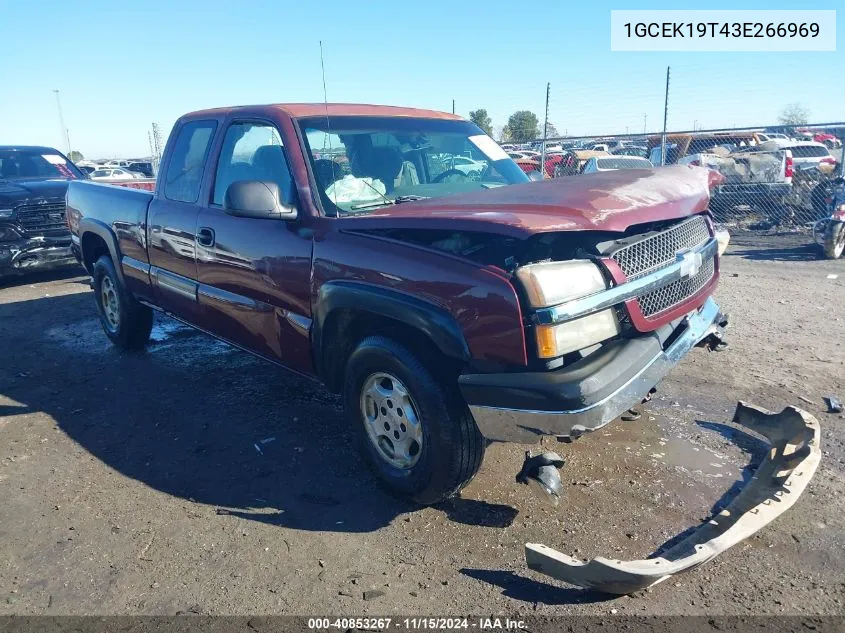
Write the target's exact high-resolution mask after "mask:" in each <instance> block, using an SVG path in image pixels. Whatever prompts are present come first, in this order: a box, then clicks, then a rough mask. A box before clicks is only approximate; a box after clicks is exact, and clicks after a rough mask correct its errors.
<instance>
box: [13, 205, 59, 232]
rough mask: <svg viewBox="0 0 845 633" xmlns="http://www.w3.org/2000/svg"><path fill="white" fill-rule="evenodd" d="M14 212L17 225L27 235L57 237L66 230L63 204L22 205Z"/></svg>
mask: <svg viewBox="0 0 845 633" xmlns="http://www.w3.org/2000/svg"><path fill="white" fill-rule="evenodd" d="M15 211H16V213H17V218H18V225H19V226H20V227H21V228H22V229H23V230H24V232H25V233H26V234H27V235H32V236H38V235H57V234H60V233H66V232H67V230H68V229H67V223H66V221H65V203H64V202H48V203H46V204H22V205H21V206H19V207H17V208H16V209H15Z"/></svg>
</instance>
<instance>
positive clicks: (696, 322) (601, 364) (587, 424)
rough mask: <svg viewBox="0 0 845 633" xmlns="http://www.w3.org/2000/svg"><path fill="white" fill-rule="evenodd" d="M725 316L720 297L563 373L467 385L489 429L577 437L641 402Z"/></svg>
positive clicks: (482, 377) (499, 436)
mask: <svg viewBox="0 0 845 633" xmlns="http://www.w3.org/2000/svg"><path fill="white" fill-rule="evenodd" d="M723 320H724V317H723V316H722V314H721V312H720V311H719V306H718V305H717V304H716V302H715V301H714V300H713V299H712V298H708V299H707V300H706V302H705V303H704V305H703V306H702V307H701V308H700V309H698V310H693V311H692V312H690V313H689V314H687V315H686V316H685V317H683V318H682V319H679V320H678V321H676V322H674V323H672V324H670V325H668V326H664V328H661V329H660V330H658V331H656V332H654V333H652V334H649V335H644V336H641V337H637V338H635V339H629V340H625V341H616V342H614V343H611V344H608V345H605V346H604V347H603V348H602V349H600V350H598V351H597V352H595V353H594V354H592V355H590V356H588V357H587V358H584V359H582V360H581V361H579V362H577V363H575V364H573V365H572V366H570V367H564V368H562V369H560V370H556V371H547V372H527V373H507V374H464V375H462V376H461V377H460V378H459V385H460V388H461V391H462V393H463V396H464V399H465V400H466V402H467V404H468V405H469V409H470V412H471V413H472V416H473V418H475V422H476V424H477V425H478V428H479V430H480V431H481V434H482V435H484V437H486V438H487V439H489V440H494V441H502V442H517V443H523V444H526V443H535V442H537V441H538V440H539V438H540V436H542V435H555V436H558V437H563V438H574V437H578V436H579V435H581V434H583V433H585V432H587V431H594V430H595V429H598V428H600V427H602V426H604V425H605V424H607V423H609V422H611V421H613V420H615V419H616V418H617V417H619V416H620V415H621V414H622V413H624V412H625V411H627V410H628V409H630V408H631V407H632V406H634V405H636V404H639V403H640V402H642V400H643V399H644V398H645V397H646V396H647V395H648V394H649V392H650V391H651V390H652V389H653V388H654V387H655V386H656V385H657V384H658V383H659V382H660V381H661V380H662V379H663V377H664V376H666V374H668V373H669V371H670V370H671V369H672V368H673V367H674V366H675V365H677V364H678V362H679V361H680V360H681V359H682V358H683V357H684V356H686V354H687V353H688V352H689V351H690V350H691V349H692V348H693V347H694V346H695V345H697V344H698V343H700V342H701V341H702V340H703V339H705V338H706V337H708V336H709V335H710V334H712V333H714V332H717V331H719V330H720V323H721V322H722V321H723Z"/></svg>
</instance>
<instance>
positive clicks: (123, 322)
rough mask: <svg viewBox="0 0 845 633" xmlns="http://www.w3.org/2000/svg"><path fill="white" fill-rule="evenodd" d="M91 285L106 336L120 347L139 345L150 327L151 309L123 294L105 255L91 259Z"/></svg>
mask: <svg viewBox="0 0 845 633" xmlns="http://www.w3.org/2000/svg"><path fill="white" fill-rule="evenodd" d="M93 285H94V301H95V302H96V303H97V313H98V314H99V316H100V324H101V325H102V326H103V331H104V332H105V333H106V336H108V337H109V339H110V340H111V342H112V343H114V345H116V346H117V347H119V348H120V349H125V350H139V349H142V348H143V347H144V346H145V345H146V344H147V341H149V339H150V332H151V331H152V329H153V311H152V309H151V308H149V307H148V306H145V305H143V304H141V303H138V302H137V301H136V300H135V299H134V298H132V297H131V296H129V295H128V294H127V292H126V289H125V288H124V287H123V284H122V283H121V281H120V278H119V277H118V276H117V271H116V270H115V268H114V263H112V260H111V258H110V257H109V256H108V255H103V256H101V257H100V258H99V259H98V260H97V261H96V262H95V263H94V284H93Z"/></svg>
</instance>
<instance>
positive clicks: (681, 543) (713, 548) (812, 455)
mask: <svg viewBox="0 0 845 633" xmlns="http://www.w3.org/2000/svg"><path fill="white" fill-rule="evenodd" d="M734 422H735V423H737V424H741V425H743V426H746V427H747V428H749V429H751V430H752V431H753V432H755V433H758V434H759V435H762V436H763V437H765V438H766V440H768V443H769V450H768V452H767V454H766V459H765V460H763V462H762V464H760V466H759V468H758V469H757V470H756V471H755V473H754V475H753V476H752V477H751V478H749V479H748V483H747V484H746V485H745V487H744V488H743V489H742V490H741V491H740V492H739V494H737V496H736V497H734V499H733V501H731V502H730V504H728V506H727V507H726V508H724V509H723V510H721V511H720V512H719V513H718V514H716V515H714V516H713V517H711V518H710V519H709V520H708V521H706V522H704V523H702V524H701V525H700V526H698V527H697V528H695V529H692V530H691V531H690V530H688V531H687V532H691V533H689V534H688V536H686V538H680V537H676V538H673V539H671V540H670V541H668V542H669V543H672V542H674V545H671V546H670V547H669V548H668V549H666V550H665V551H662V552H660V553H659V554H657V553H655V554H653V555H652V556H651V557H649V558H646V559H640V560H629V561H622V560H614V559H609V558H604V557H597V558H594V559H592V560H589V561H586V562H583V561H580V560H578V559H576V558H573V557H571V556H567V555H566V554H564V553H562V552H559V551H557V550H554V549H552V548H551V547H548V546H546V545H540V544H537V543H526V545H525V559H526V562H527V564H528V567H530V568H531V569H533V570H535V571H538V572H540V573H543V574H547V575H549V576H552V577H554V578H557V579H558V580H562V581H564V582H568V583H571V584H574V585H578V586H580V587H589V588H591V589H595V590H598V591H604V592H607V593H614V594H628V593H633V592H635V591H640V590H642V589H645V588H646V587H650V586H652V585H655V584H657V583H659V582H662V581H664V580H666V579H667V578H669V577H671V576H672V575H673V574H677V573H680V572H684V571H688V570H690V569H694V568H695V567H698V566H699V565H701V564H703V563H706V562H707V561H709V560H711V559H713V558H715V557H716V556H718V555H719V554H721V553H722V552H724V551H726V550H727V549H728V548H730V547H733V546H734V545H736V544H737V543H739V542H740V541H742V540H744V539H746V538H748V537H749V536H751V535H752V534H754V533H755V532H757V531H758V530H760V529H761V528H763V527H765V526H766V525H768V524H769V523H771V522H772V521H773V520H774V519H776V518H777V517H778V516H780V515H781V514H783V513H784V512H786V511H787V510H788V509H789V508H791V507H792V506H793V505H794V504H795V502H796V501H797V500H798V497H800V496H801V493H802V492H804V490H805V489H806V487H807V484H809V483H810V479H812V477H813V474H815V472H816V469H817V468H818V466H819V461H820V460H821V429H820V428H819V422H818V420H816V419H815V418H814V417H813V416H812V415H810V414H809V413H807V412H806V411H802V410H801V409H798V408H796V407H787V408H786V409H784V410H783V411H781V412H780V413H769V412H768V411H766V410H764V409H760V408H759V407H754V406H752V405H746V404H744V403H742V402H740V403H739V405H738V406H737V408H736V414H735V415H734Z"/></svg>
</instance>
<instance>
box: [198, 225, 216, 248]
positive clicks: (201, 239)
mask: <svg viewBox="0 0 845 633" xmlns="http://www.w3.org/2000/svg"><path fill="white" fill-rule="evenodd" d="M197 244H199V245H200V246H205V247H208V248H211V247H212V246H214V229H210V228H208V227H207V226H203V227H200V229H199V230H198V231H197Z"/></svg>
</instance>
